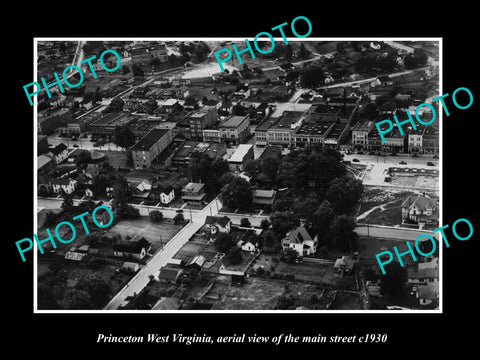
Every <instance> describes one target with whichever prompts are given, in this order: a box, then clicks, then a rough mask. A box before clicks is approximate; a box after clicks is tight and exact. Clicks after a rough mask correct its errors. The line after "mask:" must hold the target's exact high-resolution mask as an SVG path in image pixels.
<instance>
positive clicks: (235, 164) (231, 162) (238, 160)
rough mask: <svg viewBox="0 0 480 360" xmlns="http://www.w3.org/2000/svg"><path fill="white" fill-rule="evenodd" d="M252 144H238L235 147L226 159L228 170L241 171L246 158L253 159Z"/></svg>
mask: <svg viewBox="0 0 480 360" xmlns="http://www.w3.org/2000/svg"><path fill="white" fill-rule="evenodd" d="M253 156H254V154H253V145H251V144H240V145H239V146H238V147H237V150H235V152H234V153H233V154H232V156H231V157H230V158H229V159H228V166H229V168H230V171H238V172H242V171H243V169H244V166H245V163H246V162H247V161H248V160H253Z"/></svg>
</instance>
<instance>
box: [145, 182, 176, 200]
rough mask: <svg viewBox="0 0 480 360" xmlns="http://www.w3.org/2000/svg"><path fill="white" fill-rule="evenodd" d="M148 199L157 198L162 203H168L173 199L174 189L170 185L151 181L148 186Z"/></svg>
mask: <svg viewBox="0 0 480 360" xmlns="http://www.w3.org/2000/svg"><path fill="white" fill-rule="evenodd" d="M149 198H150V199H152V200H158V201H160V202H161V203H162V204H163V205H168V204H170V203H171V202H172V201H173V200H174V199H175V190H174V189H173V187H172V186H170V185H168V186H162V185H161V184H160V183H158V182H155V183H153V185H152V187H151V188H150V196H149Z"/></svg>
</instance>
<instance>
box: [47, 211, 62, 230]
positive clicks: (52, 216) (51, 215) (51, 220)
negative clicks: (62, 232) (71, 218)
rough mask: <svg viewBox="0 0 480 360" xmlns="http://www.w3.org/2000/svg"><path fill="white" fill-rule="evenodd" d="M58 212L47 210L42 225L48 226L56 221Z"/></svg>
mask: <svg viewBox="0 0 480 360" xmlns="http://www.w3.org/2000/svg"><path fill="white" fill-rule="evenodd" d="M58 217H59V216H58V214H56V213H54V212H53V211H49V212H47V213H46V214H45V220H43V226H45V227H50V226H53V225H55V224H56V223H57V222H58Z"/></svg>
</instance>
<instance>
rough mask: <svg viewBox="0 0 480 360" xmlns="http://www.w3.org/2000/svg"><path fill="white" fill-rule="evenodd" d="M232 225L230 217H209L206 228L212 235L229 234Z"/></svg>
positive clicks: (206, 220)
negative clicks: (218, 233)
mask: <svg viewBox="0 0 480 360" xmlns="http://www.w3.org/2000/svg"><path fill="white" fill-rule="evenodd" d="M231 225H232V221H231V220H230V218H229V217H228V216H223V217H218V216H207V218H206V219H205V226H206V227H207V229H209V230H210V233H211V234H216V233H217V232H221V233H229V232H230V226H231Z"/></svg>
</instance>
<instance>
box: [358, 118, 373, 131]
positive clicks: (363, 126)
mask: <svg viewBox="0 0 480 360" xmlns="http://www.w3.org/2000/svg"><path fill="white" fill-rule="evenodd" d="M374 126H375V121H373V120H365V121H360V122H359V123H358V124H357V125H355V127H354V128H353V131H370V130H372V128H373V127H374Z"/></svg>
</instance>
